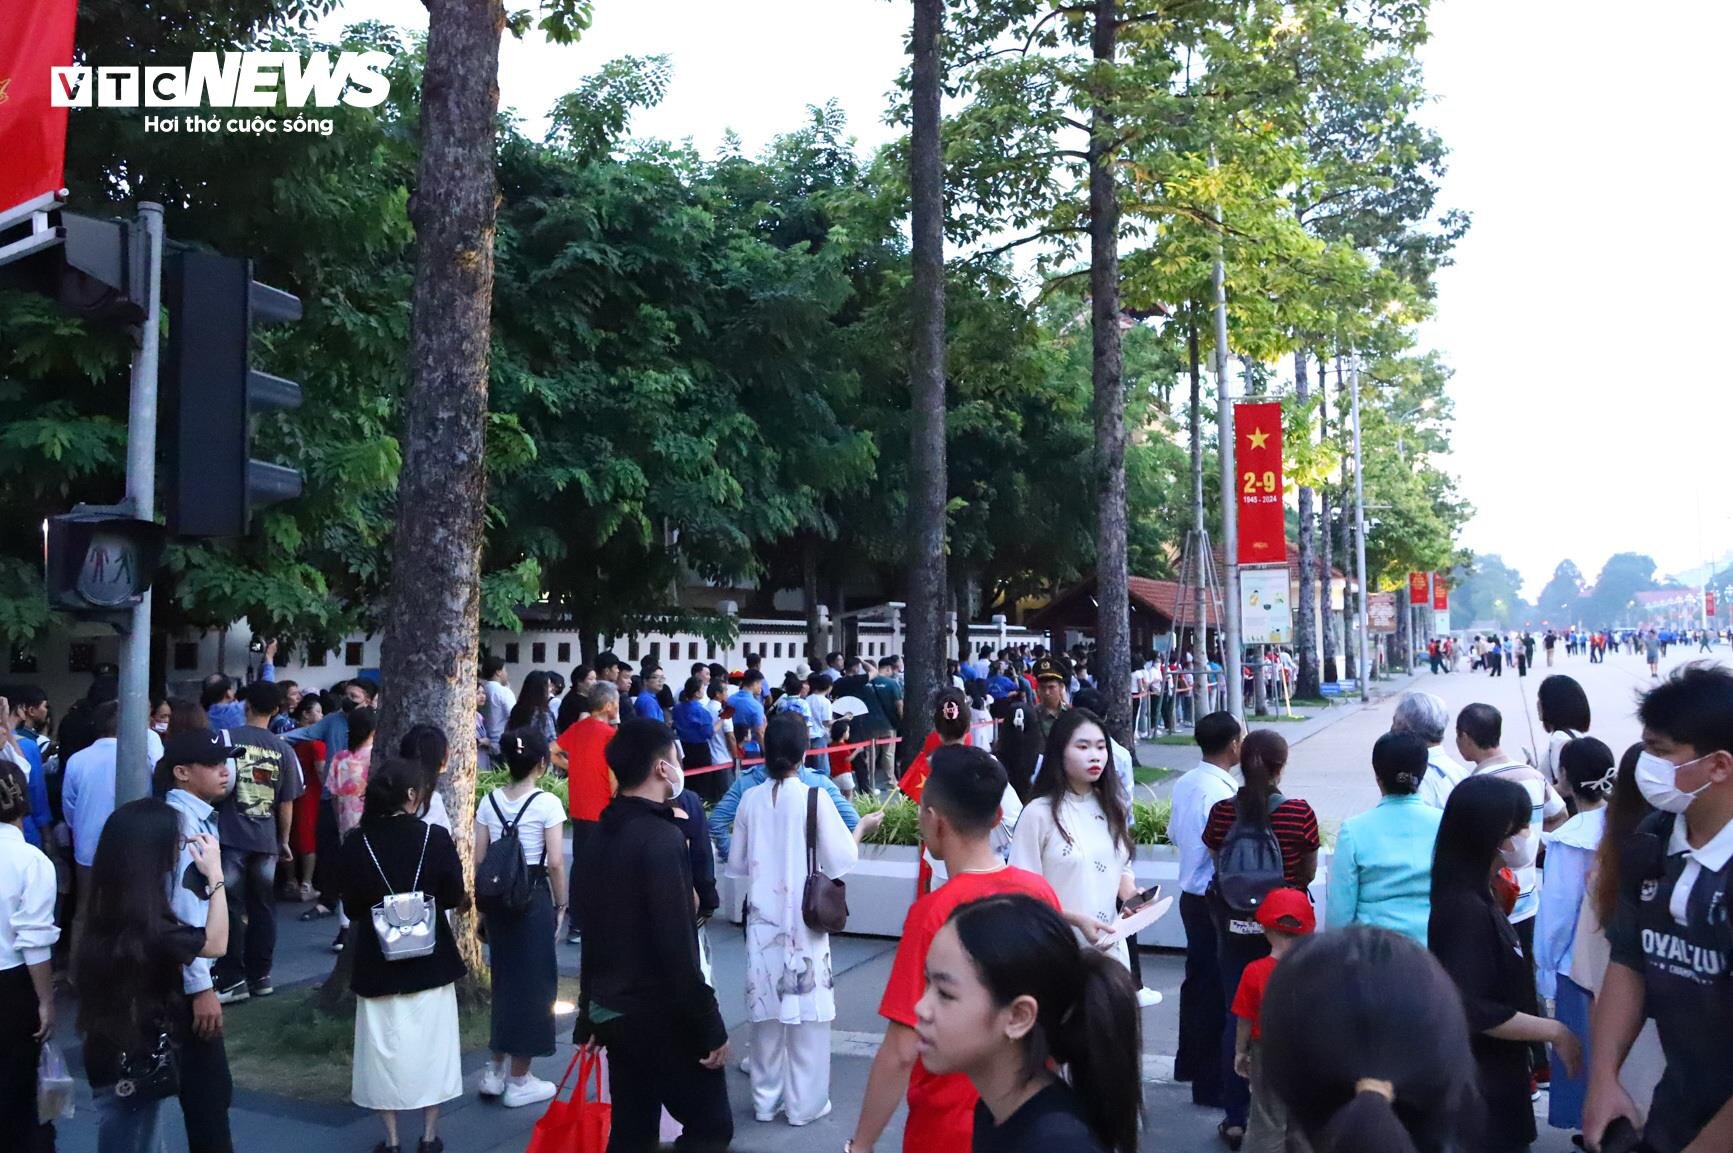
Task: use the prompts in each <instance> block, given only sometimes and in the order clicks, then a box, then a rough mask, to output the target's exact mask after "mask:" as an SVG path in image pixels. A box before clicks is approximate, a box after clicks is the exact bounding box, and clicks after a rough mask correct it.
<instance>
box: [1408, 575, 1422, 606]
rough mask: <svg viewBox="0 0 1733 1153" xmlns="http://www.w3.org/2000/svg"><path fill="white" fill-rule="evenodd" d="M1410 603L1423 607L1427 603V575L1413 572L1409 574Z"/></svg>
mask: <svg viewBox="0 0 1733 1153" xmlns="http://www.w3.org/2000/svg"><path fill="white" fill-rule="evenodd" d="M1408 603H1409V604H1411V605H1423V604H1425V603H1426V574H1425V573H1423V572H1411V573H1409V574H1408Z"/></svg>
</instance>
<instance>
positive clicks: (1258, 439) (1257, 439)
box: [1247, 428, 1270, 448]
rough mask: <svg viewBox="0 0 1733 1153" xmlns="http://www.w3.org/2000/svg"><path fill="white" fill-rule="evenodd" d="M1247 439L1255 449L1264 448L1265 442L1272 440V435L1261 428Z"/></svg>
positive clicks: (1256, 429)
mask: <svg viewBox="0 0 1733 1153" xmlns="http://www.w3.org/2000/svg"><path fill="white" fill-rule="evenodd" d="M1247 439H1248V440H1250V441H1251V442H1252V447H1253V448H1262V447H1264V442H1265V441H1266V440H1269V439H1270V434H1269V433H1267V432H1265V431H1264V430H1263V429H1261V428H1254V429H1252V431H1251V435H1250V436H1249V437H1247Z"/></svg>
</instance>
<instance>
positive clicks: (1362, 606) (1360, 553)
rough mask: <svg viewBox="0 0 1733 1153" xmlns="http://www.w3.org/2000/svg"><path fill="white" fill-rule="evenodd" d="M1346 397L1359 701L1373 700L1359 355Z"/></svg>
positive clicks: (1351, 361) (1350, 368) (1352, 366)
mask: <svg viewBox="0 0 1733 1153" xmlns="http://www.w3.org/2000/svg"><path fill="white" fill-rule="evenodd" d="M1348 397H1349V403H1350V405H1351V406H1352V409H1353V416H1352V419H1353V422H1354V567H1355V570H1356V573H1355V578H1356V579H1357V580H1358V581H1359V582H1360V597H1359V601H1358V605H1359V617H1360V643H1359V647H1358V649H1357V650H1356V651H1357V652H1358V653H1359V656H1360V699H1361V700H1363V701H1369V700H1371V699H1372V685H1371V681H1372V666H1371V665H1370V664H1369V663H1367V660H1366V656H1367V649H1366V638H1367V618H1366V486H1365V484H1364V483H1363V480H1362V473H1363V471H1364V470H1363V469H1362V468H1361V457H1360V354H1359V353H1352V354H1350V355H1349V359H1348Z"/></svg>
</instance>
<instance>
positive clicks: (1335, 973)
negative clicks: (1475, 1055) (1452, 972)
mask: <svg viewBox="0 0 1733 1153" xmlns="http://www.w3.org/2000/svg"><path fill="white" fill-rule="evenodd" d="M1320 1005H1328V1006H1331V1008H1330V1011H1329V1012H1326V1013H1320V1012H1319V1011H1318V1007H1319V1006H1320ZM1261 1024H1262V1033H1263V1069H1264V1075H1265V1077H1266V1078H1267V1079H1268V1082H1269V1084H1270V1086H1271V1088H1273V1089H1274V1090H1275V1092H1276V1094H1277V1096H1279V1097H1280V1098H1281V1099H1282V1100H1283V1101H1284V1102H1286V1104H1287V1106H1288V1109H1289V1111H1290V1114H1291V1116H1292V1117H1293V1119H1294V1120H1295V1121H1297V1122H1298V1123H1299V1125H1300V1127H1301V1128H1302V1129H1304V1130H1305V1133H1306V1136H1307V1137H1308V1138H1310V1140H1311V1142H1312V1146H1313V1148H1316V1149H1319V1150H1328V1151H1329V1153H1445V1151H1447V1150H1454V1149H1475V1148H1479V1147H1480V1137H1481V1134H1482V1116H1483V1114H1482V1111H1481V1102H1480V1095H1479V1092H1478V1091H1477V1089H1476V1088H1475V1083H1474V1062H1473V1059H1472V1056H1471V1055H1470V1053H1469V1048H1468V1024H1467V1017H1466V1015H1465V1013H1464V1010H1463V1007H1462V998H1461V996H1460V995H1459V994H1458V993H1457V991H1456V984H1455V982H1454V981H1452V980H1451V979H1450V976H1449V974H1447V973H1446V972H1445V971H1444V969H1443V967H1442V966H1441V965H1439V963H1438V961H1437V960H1436V959H1434V958H1433V956H1432V954H1430V953H1428V952H1427V951H1426V950H1425V949H1423V948H1421V947H1420V946H1419V945H1417V944H1415V943H1414V942H1413V941H1411V940H1409V939H1408V938H1407V937H1404V936H1402V935H1401V934H1399V933H1392V932H1390V931H1389V930H1387V929H1375V928H1372V927H1371V926H1369V925H1350V926H1348V927H1347V928H1346V929H1342V930H1339V931H1335V932H1330V933H1321V934H1316V935H1313V936H1309V937H1304V938H1302V939H1301V940H1300V941H1298V942H1297V943H1296V944H1295V945H1294V947H1293V948H1292V949H1291V950H1290V951H1289V952H1288V954H1287V955H1286V956H1285V957H1283V958H1282V963H1281V964H1280V965H1277V966H1276V968H1275V970H1274V972H1273V973H1272V974H1271V976H1270V984H1269V988H1268V990H1267V991H1266V993H1265V995H1264V1005H1263V1012H1262V1018H1261Z"/></svg>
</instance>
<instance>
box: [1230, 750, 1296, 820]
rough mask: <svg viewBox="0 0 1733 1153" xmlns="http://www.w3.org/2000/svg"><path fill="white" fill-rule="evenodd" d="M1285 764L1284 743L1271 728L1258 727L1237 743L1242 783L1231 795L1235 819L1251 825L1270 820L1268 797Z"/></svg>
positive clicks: (1271, 795) (1286, 762) (1286, 764)
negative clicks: (1243, 780) (1237, 790)
mask: <svg viewBox="0 0 1733 1153" xmlns="http://www.w3.org/2000/svg"><path fill="white" fill-rule="evenodd" d="M1287 766H1288V742H1287V739H1286V738H1284V737H1283V736H1282V734H1280V733H1278V732H1276V731H1275V730H1274V729H1258V730H1256V731H1254V732H1250V733H1247V734H1246V737H1245V740H1243V741H1241V742H1240V773H1241V775H1242V776H1243V777H1244V779H1245V782H1246V783H1245V784H1244V785H1242V786H1240V791H1239V794H1238V795H1237V796H1236V797H1235V798H1234V810H1235V814H1236V816H1237V817H1238V819H1239V820H1242V821H1245V822H1246V823H1248V824H1251V825H1268V824H1269V823H1270V798H1271V797H1273V796H1275V795H1276V782H1277V781H1279V780H1280V779H1281V776H1282V770H1283V769H1285V768H1287Z"/></svg>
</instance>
